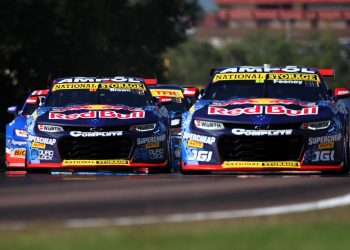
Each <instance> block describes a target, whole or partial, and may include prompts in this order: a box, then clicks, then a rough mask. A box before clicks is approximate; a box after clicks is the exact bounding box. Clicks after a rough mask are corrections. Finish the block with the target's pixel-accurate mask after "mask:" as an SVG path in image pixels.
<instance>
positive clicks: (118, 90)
mask: <svg viewBox="0 0 350 250" xmlns="http://www.w3.org/2000/svg"><path fill="white" fill-rule="evenodd" d="M169 140H170V119H169V116H168V112H167V110H166V108H165V107H163V106H162V105H159V104H158V103H155V102H154V100H153V99H152V96H151V93H150V91H149V89H148V88H147V86H146V84H145V83H144V81H143V79H141V78H132V77H112V78H103V79H100V78H85V77H75V78H60V79H56V80H55V81H54V82H53V84H52V86H51V88H50V91H49V93H48V96H47V99H46V101H45V104H44V105H43V106H42V107H40V108H39V109H38V110H37V111H36V112H35V113H34V114H33V115H32V116H31V120H30V121H29V125H28V143H27V153H26V168H27V170H39V169H41V170H43V169H50V170H53V169H56V170H57V169H64V170H67V169H70V170H77V169H85V170H87V169H92V170H99V169H108V170H111V169H112V170H113V169H124V170H130V169H135V170H136V169H139V168H148V169H149V170H150V171H152V170H153V171H170V169H171V162H170V161H169V159H171V157H168V155H169V154H170V149H169V146H168V145H169Z"/></svg>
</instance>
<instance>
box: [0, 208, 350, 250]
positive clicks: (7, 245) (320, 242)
mask: <svg viewBox="0 0 350 250" xmlns="http://www.w3.org/2000/svg"><path fill="white" fill-rule="evenodd" d="M349 248H350V207H344V208H337V209H332V210H323V211H317V212H310V213H301V214H292V215H284V216H272V217H262V218H251V219H236V220H226V221H209V222H196V223H180V224H163V225H147V226H128V227H108V228H90V229H62V228H59V227H57V226H53V225H47V226H43V225H41V226H40V227H38V228H35V229H32V230H25V231H2V232H0V249H1V250H5V249H33V250H34V249H35V250H40V249H50V250H55V249H57V250H61V249H64V250H69V249H72V250H73V249H74V250H80V249H84V250H89V249H123V250H125V249H138V250H143V249H150V250H151V249H152V250H157V249H159V250H166V249H174V250H179V249H200V250H206V249H215V250H216V249H218V250H221V249H230V250H231V249H254V250H256V249H259V250H261V249H276V250H282V249H283V250H289V249H291V250H296V249H298V250H302V249H307V250H312V249H315V250H316V249H317V250H320V249H337V250H339V249H349Z"/></svg>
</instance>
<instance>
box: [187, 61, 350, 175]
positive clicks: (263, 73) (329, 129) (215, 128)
mask: <svg viewBox="0 0 350 250" xmlns="http://www.w3.org/2000/svg"><path fill="white" fill-rule="evenodd" d="M332 74H333V72H332V70H329V69H323V70H317V69H310V68H300V67H297V66H286V67H281V68H271V67H270V66H269V65H264V66H259V67H256V66H242V67H229V68H221V69H217V70H215V71H214V72H213V74H212V76H211V80H210V82H209V84H208V86H207V87H206V90H205V92H204V95H203V96H202V98H201V99H200V100H199V101H197V103H196V104H195V106H193V107H192V108H191V109H190V111H189V112H188V113H186V114H184V117H183V119H184V122H183V124H182V131H183V132H182V164H181V168H182V171H183V172H184V173H196V171H197V172H201V171H227V170H231V171H273V170H295V171H304V170H308V171H313V170H315V171H324V172H326V173H327V171H328V173H347V172H348V171H349V165H348V164H349V159H348V157H349V124H348V116H349V114H348V112H347V110H346V108H345V106H344V105H339V103H337V102H336V100H337V99H339V98H342V97H343V95H341V94H338V95H337V96H332V95H331V94H330V91H329V90H328V89H327V87H326V84H325V81H324V79H323V76H330V75H332ZM336 92H337V90H336ZM346 92H347V91H346ZM337 93H341V92H337ZM344 93H345V92H344ZM347 95H348V92H347Z"/></svg>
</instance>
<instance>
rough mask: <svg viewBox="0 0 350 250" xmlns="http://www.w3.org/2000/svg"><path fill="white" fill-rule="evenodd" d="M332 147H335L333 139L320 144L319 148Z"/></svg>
mask: <svg viewBox="0 0 350 250" xmlns="http://www.w3.org/2000/svg"><path fill="white" fill-rule="evenodd" d="M332 148H334V142H333V141H329V142H325V143H321V144H318V149H332Z"/></svg>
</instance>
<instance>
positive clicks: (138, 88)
mask: <svg viewBox="0 0 350 250" xmlns="http://www.w3.org/2000/svg"><path fill="white" fill-rule="evenodd" d="M57 85H63V84H57ZM65 85H67V84H65ZM90 85H91V84H90ZM79 87H81V88H79ZM151 103H152V101H151V99H150V95H149V94H148V93H147V92H146V88H145V86H144V84H143V83H130V84H128V83H114V84H108V83H106V84H104V83H101V84H96V88H94V87H92V88H86V84H85V85H84V84H81V85H79V84H74V88H70V87H62V86H57V87H56V88H55V86H54V87H53V88H52V91H51V94H50V95H49V96H48V99H47V101H46V103H45V106H50V107H65V106H70V105H81V104H83V105H84V104H108V105H116V104H119V105H126V106H131V107H142V106H148V105H151Z"/></svg>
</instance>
